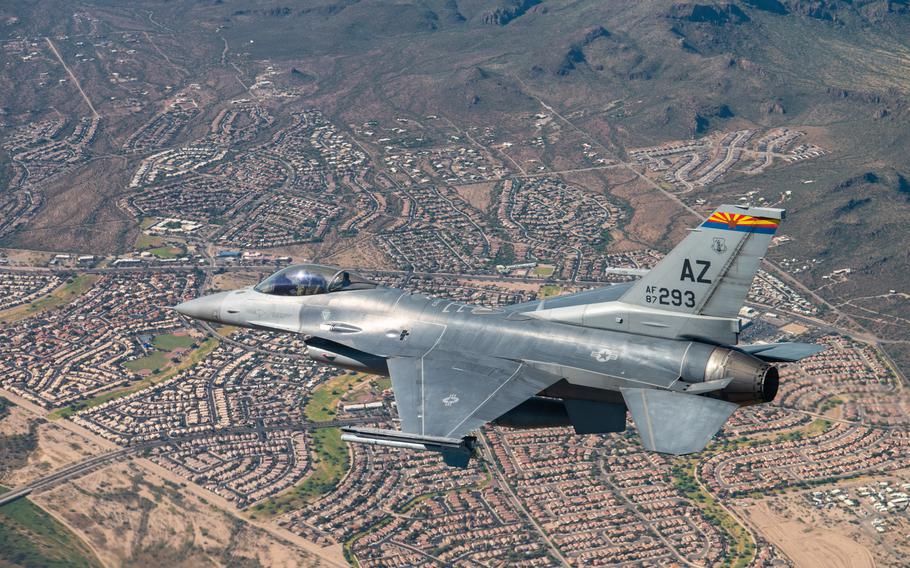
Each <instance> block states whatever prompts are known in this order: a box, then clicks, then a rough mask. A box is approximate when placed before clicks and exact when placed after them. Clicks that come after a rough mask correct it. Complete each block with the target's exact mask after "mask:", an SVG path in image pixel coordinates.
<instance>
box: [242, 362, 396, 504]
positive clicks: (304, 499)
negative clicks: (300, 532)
mask: <svg viewBox="0 0 910 568" xmlns="http://www.w3.org/2000/svg"><path fill="white" fill-rule="evenodd" d="M368 378H369V375H366V374H364V373H346V374H344V375H339V376H337V377H334V378H332V379H329V380H328V381H326V382H325V383H323V384H322V385H320V387H319V388H317V389H316V390H315V391H313V394H312V395H311V396H310V398H309V400H308V401H307V403H306V406H305V407H304V409H303V415H304V416H305V417H306V418H307V420H310V421H312V422H324V421H326V420H332V419H333V418H334V417H335V408H336V407H337V406H338V401H339V400H340V399H341V397H342V396H344V395H345V394H346V393H347V392H348V391H350V390H351V389H353V388H354V385H355V384H358V383H363V382H364V381H366V380H368ZM380 380H381V379H380ZM310 441H311V444H312V448H313V463H312V471H311V472H310V474H309V475H307V477H306V478H305V479H304V480H303V481H301V482H300V483H298V484H297V485H295V486H294V487H293V488H291V489H289V490H288V491H286V492H284V493H282V494H280V495H276V496H274V497H272V498H270V499H267V500H266V501H263V502H261V503H258V504H256V505H254V506H253V508H252V511H253V512H252V514H251V515H250V516H251V517H252V518H256V516H257V515H259V514H262V515H264V516H267V517H272V516H275V515H280V514H282V513H286V512H288V511H292V510H294V509H299V508H301V507H304V506H305V505H306V504H307V503H311V502H312V501H315V500H316V499H317V498H319V497H320V496H322V495H325V494H326V493H329V492H330V491H332V490H333V489H334V488H335V486H336V485H338V482H339V481H340V480H341V478H342V477H344V474H345V472H347V470H348V468H349V467H350V455H349V454H348V447H347V444H345V443H344V442H342V441H341V430H339V429H338V428H320V429H318V430H315V431H314V432H313V435H312V436H311V438H310Z"/></svg>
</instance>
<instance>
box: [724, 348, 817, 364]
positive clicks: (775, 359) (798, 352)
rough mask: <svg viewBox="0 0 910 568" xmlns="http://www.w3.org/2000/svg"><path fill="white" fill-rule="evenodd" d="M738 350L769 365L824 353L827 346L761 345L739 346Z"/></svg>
mask: <svg viewBox="0 0 910 568" xmlns="http://www.w3.org/2000/svg"><path fill="white" fill-rule="evenodd" d="M737 349H740V350H742V351H745V352H746V353H749V354H750V355H755V356H756V357H758V358H759V359H761V360H763V361H768V362H769V363H792V362H794V361H799V360H800V359H805V358H806V357H811V356H812V355H815V354H816V353H820V352H822V351H824V350H825V346H824V345H816V344H814V343H760V344H756V345H739V346H737Z"/></svg>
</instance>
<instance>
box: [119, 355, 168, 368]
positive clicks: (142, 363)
mask: <svg viewBox="0 0 910 568" xmlns="http://www.w3.org/2000/svg"><path fill="white" fill-rule="evenodd" d="M167 364H168V358H167V353H163V352H161V351H152V352H151V353H149V354H148V355H146V356H145V357H140V358H139V359H133V360H132V361H127V362H126V363H124V364H123V366H124V367H126V368H127V369H129V370H130V371H134V372H135V371H154V370H156V369H160V368H162V367H164V366H166V365H167Z"/></svg>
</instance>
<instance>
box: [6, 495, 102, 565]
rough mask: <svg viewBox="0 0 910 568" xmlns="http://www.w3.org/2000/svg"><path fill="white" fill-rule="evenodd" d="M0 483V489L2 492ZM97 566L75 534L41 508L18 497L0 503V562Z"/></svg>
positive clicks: (94, 558) (7, 563)
mask: <svg viewBox="0 0 910 568" xmlns="http://www.w3.org/2000/svg"><path fill="white" fill-rule="evenodd" d="M6 491H7V489H6V488H5V487H0V493H2V492H6ZM5 565H10V566H26V567H32V566H34V567H45V566H48V567H55V566H60V567H64V566H67V567H69V566H75V567H81V566H89V567H90V566H101V563H100V562H99V561H98V559H97V558H96V557H95V555H94V554H93V553H92V551H91V550H90V549H89V548H88V547H87V546H86V545H85V543H84V542H82V541H81V540H80V539H79V537H77V536H76V535H75V534H73V533H72V532H70V531H69V530H68V529H67V528H66V527H64V526H63V525H62V524H60V523H59V522H57V520H56V519H54V518H53V517H52V516H50V515H49V514H47V513H46V512H45V511H44V510H43V509H41V508H40V507H38V506H37V505H35V504H34V503H32V502H31V501H29V500H28V499H19V500H17V501H13V502H12V503H8V504H6V505H4V506H2V507H0V566H5Z"/></svg>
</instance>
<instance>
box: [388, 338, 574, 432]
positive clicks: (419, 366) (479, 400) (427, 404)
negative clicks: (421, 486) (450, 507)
mask: <svg viewBox="0 0 910 568" xmlns="http://www.w3.org/2000/svg"><path fill="white" fill-rule="evenodd" d="M388 366H389V375H390V376H391V377H392V390H394V391H395V400H396V402H397V405H398V415H399V416H400V417H401V429H402V431H403V432H407V433H409V434H415V435H418V436H434V437H439V438H447V439H457V438H462V437H464V436H467V435H468V434H469V433H470V432H471V431H472V430H474V429H475V428H478V427H479V426H482V425H483V424H484V423H486V422H490V421H491V420H495V419H496V418H499V417H500V416H501V415H503V414H504V413H506V412H508V411H509V410H512V409H513V408H514V407H516V406H518V405H519V404H521V403H522V402H524V401H525V400H527V399H528V398H530V397H532V396H534V395H536V394H537V393H539V392H540V391H542V390H543V389H545V388H547V387H549V386H550V385H552V384H553V383H555V382H556V381H558V380H559V377H556V376H554V375H550V374H548V373H544V372H541V371H538V370H536V369H532V368H530V367H528V366H526V365H523V364H522V363H519V362H515V361H510V360H507V359H497V358H494V357H486V356H477V355H471V356H465V355H462V354H457V353H445V352H441V351H433V352H432V354H431V355H425V356H424V357H394V358H392V359H389V360H388Z"/></svg>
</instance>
